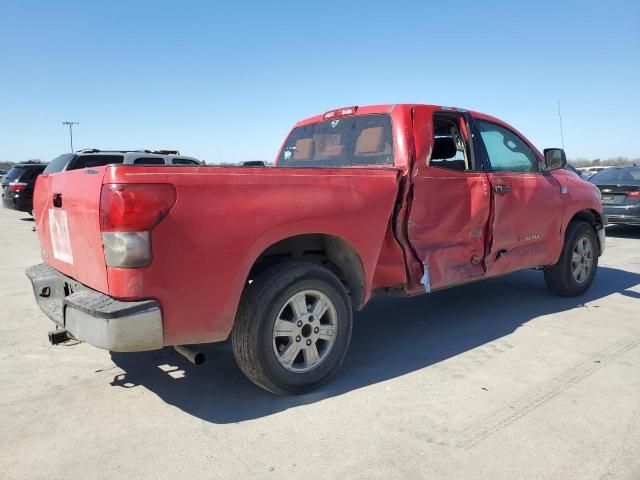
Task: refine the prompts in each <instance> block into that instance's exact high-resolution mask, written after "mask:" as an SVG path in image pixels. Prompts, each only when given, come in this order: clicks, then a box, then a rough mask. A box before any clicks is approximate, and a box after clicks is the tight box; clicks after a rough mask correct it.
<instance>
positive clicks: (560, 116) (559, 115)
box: [558, 99, 564, 150]
mask: <svg viewBox="0 0 640 480" xmlns="http://www.w3.org/2000/svg"><path fill="white" fill-rule="evenodd" d="M558 119H559V120H560V139H561V140H562V149H563V150H564V132H563V131H562V113H560V99H558Z"/></svg>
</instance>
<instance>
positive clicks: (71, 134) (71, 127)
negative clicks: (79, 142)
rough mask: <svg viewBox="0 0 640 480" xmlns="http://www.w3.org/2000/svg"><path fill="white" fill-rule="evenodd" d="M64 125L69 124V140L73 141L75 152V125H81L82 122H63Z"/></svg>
mask: <svg viewBox="0 0 640 480" xmlns="http://www.w3.org/2000/svg"><path fill="white" fill-rule="evenodd" d="M62 124H63V125H69V140H70V142H71V153H73V126H74V125H80V122H62Z"/></svg>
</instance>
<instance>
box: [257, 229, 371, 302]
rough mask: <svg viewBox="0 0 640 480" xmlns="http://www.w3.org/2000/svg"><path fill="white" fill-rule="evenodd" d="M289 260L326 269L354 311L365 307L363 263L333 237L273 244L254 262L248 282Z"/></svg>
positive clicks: (309, 236) (322, 235) (289, 239)
mask: <svg viewBox="0 0 640 480" xmlns="http://www.w3.org/2000/svg"><path fill="white" fill-rule="evenodd" d="M289 259H297V260H306V261H310V262H313V263H317V264H319V265H322V266H324V267H325V268H327V269H329V270H330V271H332V272H333V273H334V274H335V275H336V276H337V277H338V279H340V281H341V282H342V284H343V285H344V286H345V288H346V289H347V292H348V293H349V298H350V301H351V304H352V306H353V308H355V309H357V310H359V309H361V308H362V307H364V303H365V298H366V280H365V279H366V277H365V270H364V265H363V263H362V259H361V258H360V255H358V253H357V251H356V249H355V248H354V247H353V246H352V245H351V244H350V243H349V242H348V241H346V240H345V239H343V238H341V237H338V236H335V235H330V234H326V233H305V234H300V235H294V236H291V237H287V238H283V239H281V240H279V241H277V242H275V243H272V244H271V245H269V246H268V247H267V248H265V249H264V250H263V251H262V252H261V253H260V254H259V255H258V256H257V257H256V259H255V260H254V262H253V264H252V266H251V269H250V271H249V276H248V278H247V281H249V280H251V279H253V278H255V277H256V276H257V275H258V274H260V272H262V271H263V270H265V269H266V268H269V267H270V266H273V265H275V264H278V263H282V262H285V261H287V260H289Z"/></svg>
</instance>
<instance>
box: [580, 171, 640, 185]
mask: <svg viewBox="0 0 640 480" xmlns="http://www.w3.org/2000/svg"><path fill="white" fill-rule="evenodd" d="M590 181H592V182H609V183H624V182H633V183H634V184H635V183H637V182H638V181H640V168H607V169H606V170H602V171H600V172H598V173H596V174H595V175H594V176H593V177H591V178H590Z"/></svg>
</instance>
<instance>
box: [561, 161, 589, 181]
mask: <svg viewBox="0 0 640 480" xmlns="http://www.w3.org/2000/svg"><path fill="white" fill-rule="evenodd" d="M564 168H565V169H566V170H569V171H570V172H573V173H575V174H576V175H578V176H579V177H580V178H582V179H584V178H585V176H586V175H585V174H584V172H583V171H582V170H580V169H579V168H576V167H574V166H573V165H571V164H570V163H568V162H567V164H566V165H565V167H564Z"/></svg>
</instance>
